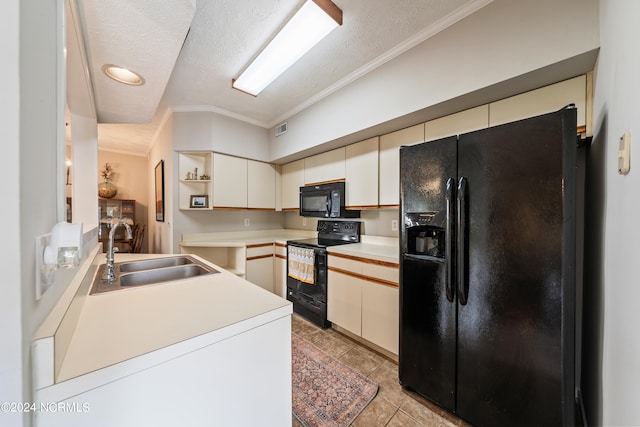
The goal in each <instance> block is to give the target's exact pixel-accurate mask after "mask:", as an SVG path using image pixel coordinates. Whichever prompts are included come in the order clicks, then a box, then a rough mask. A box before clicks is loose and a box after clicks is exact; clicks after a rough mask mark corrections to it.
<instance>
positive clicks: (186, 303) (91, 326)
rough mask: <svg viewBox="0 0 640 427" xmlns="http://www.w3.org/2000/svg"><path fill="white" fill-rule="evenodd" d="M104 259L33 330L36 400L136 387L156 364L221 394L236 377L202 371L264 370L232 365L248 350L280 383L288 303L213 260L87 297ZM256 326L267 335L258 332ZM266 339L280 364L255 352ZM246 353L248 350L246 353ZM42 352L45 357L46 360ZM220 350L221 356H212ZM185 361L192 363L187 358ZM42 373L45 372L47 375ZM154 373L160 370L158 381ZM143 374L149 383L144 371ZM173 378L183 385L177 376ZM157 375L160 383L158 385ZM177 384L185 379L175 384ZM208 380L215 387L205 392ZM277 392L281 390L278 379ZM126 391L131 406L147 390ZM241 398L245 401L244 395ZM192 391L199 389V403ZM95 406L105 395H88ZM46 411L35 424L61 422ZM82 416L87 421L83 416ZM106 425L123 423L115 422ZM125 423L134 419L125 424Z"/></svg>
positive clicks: (286, 359)
mask: <svg viewBox="0 0 640 427" xmlns="http://www.w3.org/2000/svg"><path fill="white" fill-rule="evenodd" d="M168 256H175V255H147V254H145V255H142V254H116V262H122V261H132V260H139V259H148V258H159V257H168ZM205 262H206V261H205ZM103 263H104V255H103V254H97V255H95V257H94V259H93V261H92V262H91V268H89V269H88V272H87V274H86V275H85V277H84V278H83V280H82V281H81V283H80V284H79V286H78V289H77V292H76V294H75V297H74V298H73V300H72V301H71V304H69V307H67V309H66V310H54V311H57V312H58V313H60V312H64V313H65V315H64V317H63V318H62V319H60V318H58V319H56V317H57V316H55V315H54V316H50V317H52V319H49V318H48V319H47V320H45V322H44V323H43V325H42V326H41V328H40V329H39V330H38V332H37V333H36V337H35V339H34V345H33V348H34V353H35V354H34V376H35V377H36V381H35V383H36V391H35V397H36V399H37V400H38V401H40V402H60V401H65V400H66V399H71V398H77V396H80V395H86V399H88V400H86V401H91V402H93V401H92V400H91V399H92V398H91V393H93V391H92V390H94V389H104V388H105V387H107V386H110V387H111V388H114V391H115V389H117V387H118V383H123V384H125V383H129V385H126V387H133V390H135V388H136V386H137V385H136V384H137V383H136V380H135V378H138V377H140V378H143V377H144V376H147V377H148V375H149V374H150V373H151V372H153V371H154V370H155V371H158V372H159V373H160V374H159V375H160V376H165V375H169V376H171V375H179V376H180V378H185V379H188V378H189V375H194V378H191V379H190V380H189V381H191V382H193V383H194V386H193V387H194V388H196V389H200V390H201V391H207V393H212V394H211V396H213V395H215V394H216V393H218V394H220V396H221V399H224V395H225V393H227V392H228V393H232V390H233V385H229V384H226V383H225V382H224V381H222V380H220V379H219V380H220V381H221V382H220V384H217V383H216V381H213V380H212V381H207V382H203V383H202V384H199V385H198V381H200V380H199V378H200V377H202V378H203V380H202V381H204V379H205V378H207V375H209V376H211V377H212V378H217V377H218V376H222V377H224V375H223V373H224V372H222V373H221V372H220V371H221V370H222V371H225V370H228V371H229V372H235V371H236V370H237V371H238V372H239V373H240V376H239V377H238V378H236V379H235V381H238V382H240V383H242V382H245V383H246V382H247V381H251V382H254V381H257V380H256V378H250V377H249V376H251V375H252V374H251V373H252V372H253V371H254V370H255V369H257V368H259V370H260V372H262V370H263V369H265V366H262V362H256V363H255V365H256V367H255V368H254V367H246V366H244V365H243V366H242V367H241V368H239V367H237V366H234V363H236V362H234V360H236V359H237V360H241V359H246V358H249V359H251V358H257V359H260V360H261V361H264V362H265V363H267V366H268V367H269V369H275V370H276V371H278V372H279V374H278V375H284V379H285V381H284V382H285V383H286V378H287V375H290V373H289V374H287V372H289V371H290V331H291V324H290V314H291V313H292V307H291V303H290V302H289V301H287V300H285V299H283V298H280V297H278V296H276V295H274V294H272V293H269V292H266V291H264V290H263V289H260V288H259V287H257V286H254V285H253V284H251V283H249V282H247V281H245V280H244V279H242V278H239V277H237V276H236V275H234V274H232V273H229V272H227V271H225V270H224V269H222V268H221V267H219V266H217V265H212V264H211V263H208V264H210V265H211V266H212V267H213V268H215V269H216V270H218V271H220V272H219V273H216V274H211V275H204V276H197V277H193V278H189V279H182V280H176V281H172V282H164V283H159V284H152V285H145V286H139V287H132V288H130V289H124V290H116V291H111V292H105V293H101V294H95V295H89V291H90V288H91V285H92V283H93V277H94V275H95V271H96V270H97V266H98V265H99V264H103ZM52 313H53V312H52ZM67 316H72V317H74V319H71V321H69V319H65V318H66V317H67ZM56 323H58V324H56ZM262 329H264V333H260V332H259V331H260V330H262ZM265 337H266V339H267V342H266V343H265ZM249 338H250V339H249ZM247 340H248V341H247ZM232 343H239V344H238V345H237V346H236V350H235V351H234V352H233V353H230V354H229V353H228V351H229V349H228V347H229V346H230V345H231V344H232ZM248 343H252V344H248ZM266 344H270V345H269V352H270V353H271V352H272V353H273V354H274V355H277V356H278V358H277V359H276V365H278V366H275V367H274V366H271V365H270V364H271V362H273V360H271V359H272V356H270V355H269V356H265V355H261V354H260V353H263V352H262V351H258V352H257V353H256V349H257V348H259V347H260V346H261V345H262V346H264V345H266ZM256 346H257V348H256ZM218 347H219V349H218ZM232 347H233V345H232ZM245 347H246V348H245ZM252 353H253V354H254V355H253V356H251V357H249V356H248V355H249V354H252ZM201 354H209V356H208V357H209V358H210V363H211V364H204V365H201V366H198V365H197V363H194V360H195V359H197V358H198V357H201V356H199V355H201ZM47 355H48V356H50V359H49V360H47V359H48V357H47ZM217 358H218V359H220V360H219V361H218V362H216V360H217ZM182 359H183V361H182V362H180V360H182ZM280 359H282V360H280ZM187 360H190V362H187V363H185V361H187ZM220 361H226V362H225V363H228V364H229V365H228V366H226V367H225V365H224V364H223V365H219V363H220ZM47 363H50V364H51V365H53V366H54V369H53V370H51V369H49V368H48V367H47V366H42V365H43V364H47ZM283 364H284V365H285V366H283ZM194 369H195V371H196V372H195V373H194V372H193V370H194ZM243 369H246V372H247V374H246V375H248V376H247V378H243V376H242V375H243V374H242V370H243ZM50 371H53V372H50ZM43 373H44V374H45V375H43ZM47 373H50V374H51V375H46V374H47ZM254 373H255V374H257V373H258V372H254ZM265 375H267V374H265ZM268 376H270V374H268V375H267V377H268ZM157 380H160V378H156V379H155V380H154V381H157ZM270 380H271V379H267V381H270ZM144 381H148V378H147V379H145V380H144ZM176 381H177V382H178V383H179V382H180V379H176ZM260 381H262V379H261V380H260ZM260 381H258V382H260ZM276 381H279V382H281V381H280V380H278V379H276ZM161 383H162V381H160V383H159V384H161ZM223 383H224V384H226V385H225V386H224V387H223V388H227V391H224V390H218V389H219V388H220V385H221V384H223ZM112 384H113V385H112ZM144 384H145V383H141V385H140V387H141V388H142V389H144V388H145V387H148V386H145V385H144ZM175 386H176V387H178V388H179V387H181V386H180V384H175ZM126 387H125V388H126ZM172 387H174V385H171V384H169V385H164V386H163V387H162V388H164V389H165V391H164V392H165V393H169V392H168V391H167V390H168V389H170V388H172ZM211 387H214V388H215V390H211V389H210V388H211ZM270 387H276V386H274V385H273V384H270V385H268V386H266V388H267V389H268V388H270ZM258 388H260V387H258ZM276 388H278V387H276ZM286 388H288V389H289V395H288V396H285V399H284V400H287V399H288V400H290V385H288V386H286V387H285V389H286ZM279 390H283V389H282V387H280V388H279ZM190 391H191V390H190V389H189V387H187V389H186V390H182V391H178V392H177V393H178V394H180V393H182V394H184V395H185V396H186V395H189V394H190ZM86 393H89V395H87V394H86ZM116 393H117V392H116ZM134 394H136V393H135V392H134ZM169 394H171V395H173V393H169ZM250 394H251V393H250ZM98 395H99V393H98ZM276 395H277V393H276ZM274 396H275V395H274ZM130 397H132V398H133V399H132V400H131V401H130V402H129V403H130V404H131V405H132V408H131V411H134V412H135V407H136V406H138V405H139V404H140V402H141V400H142V401H144V399H145V398H146V396H135V397H134V396H130ZM174 397H175V398H176V399H179V398H180V397H179V396H174ZM247 397H249V399H251V397H250V396H247ZM112 398H113V399H114V400H113V401H109V402H110V404H117V405H123V404H122V402H120V400H121V397H118V396H112ZM198 399H199V398H198V397H195V401H197V400H198ZM275 399H276V400H277V399H278V397H275ZM212 400H215V398H214V399H212ZM114 402H119V403H114ZM152 403H153V402H150V404H152ZM93 405H95V406H96V407H97V406H100V407H103V406H104V405H106V404H104V405H103V403H102V401H101V402H100V403H92V408H91V409H92V412H93V410H94V406H93ZM143 406H144V405H143ZM112 409H114V410H115V411H116V412H117V411H123V413H127V412H128V411H129V409H127V407H126V404H125V405H124V407H123V408H121V407H117V408H112ZM157 409H160V408H157ZM173 409H176V408H173ZM183 409H184V408H183ZM178 410H179V408H178ZM96 412H100V411H96ZM170 412H171V411H170ZM181 412H182V411H181ZM62 418H64V419H65V422H68V421H69V420H68V419H66V417H57V418H56V420H58V421H60V420H61V419H62ZM45 419H46V420H49V421H50V419H49V418H48V417H44V415H43V423H42V424H40V423H39V424H38V425H63V424H57V421H56V422H53V423H51V424H49V423H48V422H44V420H45ZM92 419H93V418H92ZM108 419H109V418H108V417H107V420H108ZM196 419H200V420H202V419H203V418H196ZM205 419H206V418H205ZM84 420H85V421H88V418H85V419H84ZM112 421H113V420H112ZM183 421H184V420H183ZM80 424H81V423H80ZM85 425H87V424H85ZM96 425H97V424H96ZM112 425H124V424H119V422H117V423H116V424H112ZM126 425H134V423H131V424H129V423H128V422H127V424H126Z"/></svg>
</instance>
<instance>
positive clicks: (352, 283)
mask: <svg viewBox="0 0 640 427" xmlns="http://www.w3.org/2000/svg"><path fill="white" fill-rule="evenodd" d="M362 282H363V281H362V280H361V279H358V278H355V277H352V276H349V275H346V274H343V273H338V272H336V271H332V270H329V275H328V278H327V283H328V288H327V318H328V319H329V321H330V322H332V323H335V324H336V325H338V326H340V327H342V328H344V329H346V330H348V331H349V332H351V333H354V334H356V335H358V336H360V335H362Z"/></svg>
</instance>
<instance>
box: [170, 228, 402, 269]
mask: <svg viewBox="0 0 640 427" xmlns="http://www.w3.org/2000/svg"><path fill="white" fill-rule="evenodd" d="M316 236H317V232H315V231H309V230H294V229H278V230H257V231H231V232H216V233H192V234H185V235H184V236H183V237H182V242H181V243H180V246H181V247H238V248H241V247H246V246H249V245H256V244H261V243H272V242H278V243H283V244H284V243H286V242H287V240H293V239H305V238H309V237H316ZM398 250H399V249H398V238H397V237H382V236H367V235H362V236H361V242H360V243H351V244H348V245H340V246H332V247H330V248H329V252H330V253H331V252H333V253H343V254H347V255H353V256H360V257H365V258H371V259H377V260H379V261H385V262H390V263H396V264H397V263H398Z"/></svg>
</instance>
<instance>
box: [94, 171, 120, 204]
mask: <svg viewBox="0 0 640 427" xmlns="http://www.w3.org/2000/svg"><path fill="white" fill-rule="evenodd" d="M113 173H114V170H113V166H111V165H110V164H109V163H105V164H104V169H102V170H101V171H100V175H102V178H104V182H101V183H100V184H98V196H99V197H101V198H103V199H110V198H112V197H114V196H115V195H116V194H118V187H116V186H115V185H114V184H113V183H112V182H111V181H110V179H111V175H112V174H113Z"/></svg>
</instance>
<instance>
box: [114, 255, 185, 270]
mask: <svg viewBox="0 0 640 427" xmlns="http://www.w3.org/2000/svg"><path fill="white" fill-rule="evenodd" d="M193 262H194V259H193V258H191V257H187V256H174V257H170V258H154V259H143V260H140V261H130V262H122V263H120V272H121V273H130V272H132V271H141V270H153V269H156V268H164V267H176V266H178V265H188V264H193Z"/></svg>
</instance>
